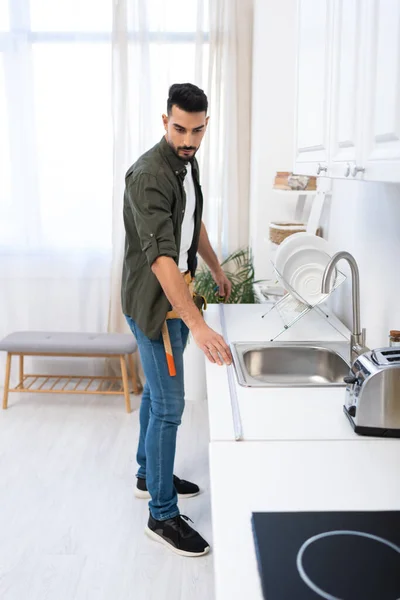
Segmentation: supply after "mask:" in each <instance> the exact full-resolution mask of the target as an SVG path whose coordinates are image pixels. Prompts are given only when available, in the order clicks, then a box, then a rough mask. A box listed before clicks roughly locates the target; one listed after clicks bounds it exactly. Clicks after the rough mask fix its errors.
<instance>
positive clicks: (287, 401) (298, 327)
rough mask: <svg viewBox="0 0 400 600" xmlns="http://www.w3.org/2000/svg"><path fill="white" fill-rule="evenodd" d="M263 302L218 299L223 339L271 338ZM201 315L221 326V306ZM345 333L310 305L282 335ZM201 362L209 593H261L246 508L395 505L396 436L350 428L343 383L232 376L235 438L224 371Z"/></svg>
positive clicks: (326, 337)
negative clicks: (251, 380) (248, 382)
mask: <svg viewBox="0 0 400 600" xmlns="http://www.w3.org/2000/svg"><path fill="white" fill-rule="evenodd" d="M266 310H267V308H266V306H265V304H264V305H236V306H234V305H228V306H225V307H224V311H225V320H226V326H227V333H228V339H229V342H236V341H248V342H264V341H269V340H270V338H271V336H272V335H273V332H276V331H277V327H278V325H279V323H277V322H276V321H274V318H275V317H274V313H272V314H271V315H269V317H266V318H265V319H262V318H261V316H262V314H264V313H265V312H266ZM206 320H207V322H208V324H209V325H210V326H211V327H213V328H214V329H216V330H217V331H219V332H221V333H222V330H221V323H220V314H219V308H218V306H215V305H214V306H209V308H208V310H207V313H206ZM331 324H332V325H333V327H332V325H331ZM348 337H349V331H348V330H347V329H346V328H345V327H344V326H343V325H342V324H341V323H340V322H339V321H338V320H337V319H336V318H334V317H331V316H329V318H327V317H324V318H321V317H320V316H319V315H318V314H316V313H315V311H311V312H310V313H308V314H307V315H306V316H305V317H303V318H302V319H301V320H300V321H298V323H297V324H295V325H294V326H293V327H292V328H290V329H289V330H288V331H286V332H285V333H284V334H283V335H281V336H280V337H279V341H291V340H299V341H300V340H304V341H343V339H344V338H347V339H348ZM206 363H207V364H206V375H207V390H208V405H209V421H210V440H211V443H210V480H211V505H212V518H213V538H214V545H213V552H214V566H215V581H216V600H228V599H229V600H235V599H237V600H239V599H240V600H242V598H244V597H245V598H248V599H249V600H261V599H262V597H263V596H262V591H261V584H260V577H259V574H258V570H257V561H256V554H255V546H254V540H253V534H252V528H251V521H250V520H251V515H252V512H267V511H328V510H332V511H337V510H339V511H349V510H400V478H399V477H398V465H399V464H400V440H393V439H380V438H366V437H361V436H358V435H357V434H355V433H354V432H353V430H352V428H351V426H350V425H349V423H348V421H347V419H346V417H345V416H344V414H343V403H344V395H345V388H344V387H339V388H330V389H329V388H322V387H321V388H244V387H241V386H239V385H238V383H237V380H236V375H235V374H234V386H235V392H236V394H237V398H238V404H239V411H240V416H241V422H242V428H243V441H240V442H236V441H235V433H234V427H233V418H232V409H231V402H230V394H229V384H228V377H227V372H228V370H227V368H225V367H219V366H218V365H213V364H211V363H209V362H208V361H206ZM230 368H231V369H232V370H233V367H230ZM354 442H357V443H354Z"/></svg>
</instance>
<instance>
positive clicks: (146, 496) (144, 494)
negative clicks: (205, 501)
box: [134, 488, 200, 500]
mask: <svg viewBox="0 0 400 600" xmlns="http://www.w3.org/2000/svg"><path fill="white" fill-rule="evenodd" d="M134 493H135V497H136V498H139V500H150V498H151V496H150V494H149V492H144V491H142V490H138V489H137V488H135V492H134ZM199 494H200V491H198V492H194V494H178V498H181V499H182V498H194V497H195V496H198V495H199Z"/></svg>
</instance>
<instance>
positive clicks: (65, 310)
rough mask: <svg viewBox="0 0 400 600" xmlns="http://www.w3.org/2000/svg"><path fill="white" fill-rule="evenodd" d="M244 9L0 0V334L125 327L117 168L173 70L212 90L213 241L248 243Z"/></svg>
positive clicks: (140, 143) (146, 133)
mask: <svg viewBox="0 0 400 600" xmlns="http://www.w3.org/2000/svg"><path fill="white" fill-rule="evenodd" d="M251 20H252V0H212V1H210V0H169V1H168V2H164V1H163V0H120V1H118V2H117V0H57V2H55V1H54V0H0V337H3V336H4V335H6V334H7V333H10V332H12V331H15V330H21V329H29V330H35V329H42V330H66V331H72V330H77V331H107V329H108V330H113V331H126V328H125V322H124V320H123V317H122V314H121V309H120V298H119V296H120V277H121V266H122V257H123V242H124V239H123V238H124V232H123V226H122V198H123V189H124V174H125V171H126V169H127V168H128V167H129V166H130V165H131V164H132V163H133V162H134V161H135V160H136V159H137V158H138V157H139V156H140V154H141V153H142V152H144V151H146V150H147V149H148V148H150V147H151V146H152V145H153V144H155V143H156V142H157V141H158V140H159V139H160V138H161V136H162V135H163V128H162V122H161V114H162V113H163V112H165V110H166V100H167V93H168V88H169V85H170V84H171V83H174V82H179V81H180V82H184V81H190V82H194V83H196V84H198V85H199V86H200V87H202V88H203V89H204V90H205V92H206V93H207V95H208V97H209V102H210V109H209V114H210V116H211V120H210V127H209V131H208V133H207V136H206V138H205V141H204V147H203V148H202V150H201V152H200V153H199V159H200V166H201V169H202V184H203V190H204V195H205V214H204V219H205V222H206V224H207V227H208V229H209V232H210V235H211V239H212V242H213V244H214V247H215V249H216V250H217V251H218V253H219V254H220V256H222V254H223V253H225V252H227V251H228V250H234V249H236V248H237V247H239V246H243V245H246V244H247V235H248V227H247V217H248V215H247V213H248V172H249V168H248V163H249V140H248V136H249V131H250V89H251V85H250V79H251V73H250V68H251ZM52 365H53V363H49V368H52ZM60 366H61V365H57V366H56V367H55V368H56V369H57V370H59V369H60ZM62 366H63V368H66V369H69V366H68V365H66V364H64V363H63V365H62ZM28 368H29V364H28ZM73 368H74V369H77V366H76V365H74V366H73ZM97 368H98V362H96V363H93V369H97ZM71 369H72V367H71ZM82 369H83V371H84V370H85V369H87V364H86V365H82ZM3 373H4V354H3V353H1V355H0V374H3Z"/></svg>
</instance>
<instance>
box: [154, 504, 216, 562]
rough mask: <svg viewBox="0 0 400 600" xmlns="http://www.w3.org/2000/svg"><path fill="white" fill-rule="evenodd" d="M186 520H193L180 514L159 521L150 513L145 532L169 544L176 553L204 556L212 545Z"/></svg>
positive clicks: (158, 540)
mask: <svg viewBox="0 0 400 600" xmlns="http://www.w3.org/2000/svg"><path fill="white" fill-rule="evenodd" d="M184 519H185V520H184ZM186 521H191V519H189V517H186V516H185V515H178V516H177V517H174V518H172V519H167V520H166V521H157V520H156V519H154V518H153V517H152V515H151V513H150V516H149V522H148V524H147V527H146V529H145V532H146V534H147V535H148V536H149V537H150V538H151V539H152V540H155V541H156V542H160V543H161V544H164V546H168V548H169V549H170V550H172V552H175V553H176V554H180V555H181V556H193V557H195V556H204V554H207V552H209V551H210V546H209V545H208V544H207V542H206V540H205V539H204V538H202V537H201V535H200V534H199V533H197V531H195V530H194V529H193V528H192V527H190V525H189V524H188V523H187V522H186ZM192 523H193V521H192Z"/></svg>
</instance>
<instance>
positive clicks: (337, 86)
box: [328, 0, 363, 177]
mask: <svg viewBox="0 0 400 600" xmlns="http://www.w3.org/2000/svg"><path fill="white" fill-rule="evenodd" d="M362 2H363V0H337V1H336V3H335V5H334V6H335V11H334V21H333V31H334V41H335V43H334V45H333V52H332V58H333V60H332V94H331V96H332V103H331V119H330V144H329V165H328V175H329V176H331V177H343V176H344V177H350V176H351V167H352V166H353V165H354V164H360V161H361V154H360V153H361V146H362V118H361V115H360V112H359V111H358V106H359V105H360V104H361V102H362V64H363V56H362V42H363V37H362V23H363V12H362Z"/></svg>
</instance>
